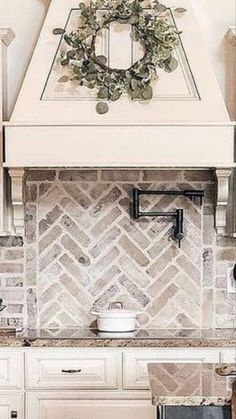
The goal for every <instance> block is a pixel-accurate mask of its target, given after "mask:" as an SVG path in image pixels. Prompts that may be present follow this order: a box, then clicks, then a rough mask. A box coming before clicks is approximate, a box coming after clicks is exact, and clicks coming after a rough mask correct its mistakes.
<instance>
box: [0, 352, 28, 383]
mask: <svg viewBox="0 0 236 419" xmlns="http://www.w3.org/2000/svg"><path fill="white" fill-rule="evenodd" d="M23 377H24V373H23V353H21V352H17V351H15V350H14V351H12V350H11V349H7V350H6V349H5V348H4V349H1V350H0V389H3V390H5V389H8V388H9V389H19V388H21V387H22V386H23Z"/></svg>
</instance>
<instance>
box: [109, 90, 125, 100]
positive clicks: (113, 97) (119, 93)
mask: <svg viewBox="0 0 236 419" xmlns="http://www.w3.org/2000/svg"><path fill="white" fill-rule="evenodd" d="M121 93H122V92H121V91H120V90H115V91H114V93H113V94H112V96H111V100H112V101H113V102H115V101H116V100H118V99H119V98H120V97H121Z"/></svg>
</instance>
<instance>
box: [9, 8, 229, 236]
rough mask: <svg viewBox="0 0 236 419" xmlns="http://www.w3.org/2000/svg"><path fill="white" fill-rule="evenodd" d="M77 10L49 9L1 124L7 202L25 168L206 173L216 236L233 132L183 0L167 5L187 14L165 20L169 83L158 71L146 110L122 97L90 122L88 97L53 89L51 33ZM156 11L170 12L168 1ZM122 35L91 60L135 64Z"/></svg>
mask: <svg viewBox="0 0 236 419" xmlns="http://www.w3.org/2000/svg"><path fill="white" fill-rule="evenodd" d="M78 3H79V2H78V0H52V1H51V4H50V7H49V10H48V14H47V17H46V19H45V22H44V25H43V28H42V31H41V34H40V37H39V40H38V42H37V45H36V48H35V51H34V54H33V57H32V60H31V63H30V65H29V68H28V71H27V74H26V77H25V80H24V82H23V85H22V88H21V91H20V94H19V97H18V100H17V103H16V106H15V109H14V111H13V114H12V116H11V119H10V121H9V122H5V123H4V124H3V125H4V141H2V150H3V149H4V155H3V157H2V167H3V168H9V169H10V174H11V176H12V182H13V194H14V190H15V195H17V194H19V193H20V192H19V191H20V188H21V177H22V176H23V173H24V168H28V167H34V168H39V167H163V168H165V167H185V168H188V167H196V168H200V167H201V168H202V167H207V168H208V167H212V168H216V169H217V170H216V173H217V176H218V178H219V193H218V201H219V205H218V209H219V212H218V218H219V222H218V224H219V225H220V224H222V228H221V231H222V232H224V229H225V210H226V206H227V195H228V177H229V175H230V172H231V169H232V168H233V167H234V166H235V163H234V124H233V123H232V122H231V121H230V118H229V115H228V113H227V110H226V107H225V104H224V100H223V97H222V95H221V92H220V89H219V86H218V84H217V81H216V78H215V75H214V72H213V70H212V68H211V65H210V62H209V58H208V55H207V52H206V50H205V49H204V45H203V44H202V42H201V40H200V36H199V34H200V30H199V28H198V26H197V24H196V22H195V18H194V13H193V9H192V7H191V0H176V1H175V2H174V6H176V7H181V8H185V9H186V10H187V12H186V13H185V14H184V15H181V16H178V15H175V14H174V13H172V12H171V13H170V12H168V15H167V16H166V17H167V19H169V20H171V21H172V23H173V24H175V25H176V26H177V28H178V29H179V30H180V31H181V32H182V34H181V35H180V40H181V42H180V45H179V47H178V50H177V52H176V55H177V59H178V61H179V66H178V69H177V70H176V71H174V72H173V73H171V74H166V73H165V72H164V71H161V70H160V71H159V70H158V72H159V78H158V80H157V82H155V86H154V97H153V99H152V100H151V101H150V102H148V103H139V102H138V101H130V100H129V99H128V98H123V99H122V100H119V101H117V102H114V103H111V105H110V110H109V112H108V113H107V114H105V115H99V114H97V113H96V111H95V104H96V102H95V97H94V96H93V93H90V92H89V91H88V90H89V89H87V90H86V91H85V90H83V91H82V90H81V91H78V90H75V89H74V88H73V85H71V84H70V83H67V84H63V83H59V82H58V79H59V78H60V75H61V74H60V72H61V68H60V67H61V66H60V65H58V54H60V50H61V48H63V40H62V39H61V38H60V37H58V36H55V35H53V33H52V31H53V29H54V28H55V27H62V28H65V29H67V30H69V29H72V28H73V27H74V23H75V22H76V16H77V15H78V14H79V13H80V10H79V7H78ZM163 3H165V5H166V6H171V7H172V6H173V0H165V1H164V0H163ZM129 31H130V28H129V27H128V28H125V29H124V30H122V31H117V30H116V28H110V30H106V31H104V33H103V35H102V41H101V42H100V45H99V48H100V54H103V55H106V56H107V57H108V58H109V60H110V61H112V63H116V65H117V63H119V62H120V60H122V63H127V65H129V63H130V62H132V60H133V61H135V60H136V59H137V57H138V56H139V53H140V51H139V49H138V47H137V45H135V43H133V41H132V40H131V38H130V37H129ZM113 65H114V64H113ZM124 65H125V64H124ZM15 201H17V202H19V201H20V199H19V198H17V197H15ZM13 202H14V196H13ZM13 206H14V205H13ZM15 206H16V205H15ZM19 207H20V205H18V207H17V208H18V209H19ZM19 218H20V217H19ZM18 224H19V228H17V230H18V231H20V229H21V228H22V226H21V222H19V223H18Z"/></svg>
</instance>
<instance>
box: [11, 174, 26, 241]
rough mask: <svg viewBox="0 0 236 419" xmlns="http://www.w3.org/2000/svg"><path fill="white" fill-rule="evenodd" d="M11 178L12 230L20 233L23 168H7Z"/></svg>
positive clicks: (22, 228)
mask: <svg viewBox="0 0 236 419" xmlns="http://www.w3.org/2000/svg"><path fill="white" fill-rule="evenodd" d="M9 176H10V179H11V204H12V218H13V226H12V229H13V232H14V233H15V234H17V235H21V234H22V233H23V230H24V202H23V177H24V169H21V168H20V169H19V168H17V169H9Z"/></svg>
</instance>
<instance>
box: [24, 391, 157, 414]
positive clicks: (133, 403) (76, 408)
mask: <svg viewBox="0 0 236 419" xmlns="http://www.w3.org/2000/svg"><path fill="white" fill-rule="evenodd" d="M80 397H81V396H80V395H79V394H78V393H71V392H70V393H69V394H68V393H67V392H57V393H55V392H50V393H47V392H40V393H35V392H30V393H29V394H28V396H27V416H26V419H32V418H34V419H120V418H122V419H137V418H139V419H155V416H156V409H155V407H153V406H152V405H151V401H150V400H122V399H119V400H112V395H111V399H110V400H107V399H102V400H101V399H100V400H99V399H96V395H91V393H90V395H89V397H90V399H81V398H80ZM87 397H88V395H87ZM97 397H99V396H97Z"/></svg>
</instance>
